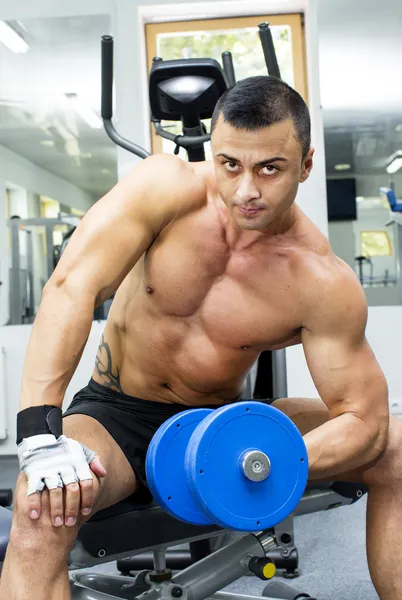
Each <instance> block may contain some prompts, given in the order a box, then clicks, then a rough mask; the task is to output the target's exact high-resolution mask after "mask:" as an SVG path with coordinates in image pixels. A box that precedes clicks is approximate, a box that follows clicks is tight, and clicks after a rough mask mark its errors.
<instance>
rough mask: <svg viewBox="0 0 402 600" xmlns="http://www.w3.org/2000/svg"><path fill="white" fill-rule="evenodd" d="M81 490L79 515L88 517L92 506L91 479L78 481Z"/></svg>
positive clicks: (92, 491) (92, 484)
mask: <svg viewBox="0 0 402 600" xmlns="http://www.w3.org/2000/svg"><path fill="white" fill-rule="evenodd" d="M80 488H81V513H82V514H83V515H89V514H90V512H91V510H92V507H93V504H94V493H95V492H94V482H93V480H92V479H85V480H84V481H80Z"/></svg>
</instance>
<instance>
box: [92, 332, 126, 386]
mask: <svg viewBox="0 0 402 600" xmlns="http://www.w3.org/2000/svg"><path fill="white" fill-rule="evenodd" d="M95 366H96V370H97V372H98V375H99V377H101V379H102V385H104V386H105V387H107V388H110V389H111V390H116V391H117V392H121V393H122V394H123V393H124V392H123V389H122V387H121V385H120V372H119V367H117V366H116V372H117V374H116V375H115V374H114V373H113V364H112V354H111V352H110V348H109V344H107V343H106V342H105V338H104V336H103V334H102V342H101V343H100V344H99V348H98V353H97V355H96V359H95Z"/></svg>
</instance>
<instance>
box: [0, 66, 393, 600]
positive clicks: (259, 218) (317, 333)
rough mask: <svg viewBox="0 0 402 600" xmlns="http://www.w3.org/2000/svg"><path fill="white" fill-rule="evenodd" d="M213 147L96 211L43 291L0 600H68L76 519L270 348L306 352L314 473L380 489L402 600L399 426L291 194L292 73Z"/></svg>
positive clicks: (136, 179)
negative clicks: (100, 309)
mask: <svg viewBox="0 0 402 600" xmlns="http://www.w3.org/2000/svg"><path fill="white" fill-rule="evenodd" d="M212 151H213V162H203V163H193V164H191V163H186V162H184V161H182V160H181V159H179V158H177V157H174V156H168V155H157V156H153V157H151V158H148V159H146V160H145V161H143V162H141V164H139V165H138V166H136V167H135V168H134V169H133V171H132V172H131V173H130V174H129V175H128V176H127V177H125V178H124V179H123V180H122V181H120V182H119V183H118V184H117V185H116V186H115V188H114V189H112V191H111V192H109V193H108V194H107V195H106V196H105V197H104V198H103V199H101V200H100V201H99V202H97V203H96V204H95V205H94V206H93V208H91V210H89V212H88V214H87V215H86V216H85V217H84V219H83V221H82V223H81V224H80V226H79V227H78V229H77V231H76V233H75V234H74V235H73V237H72V239H71V241H70V243H69V245H68V247H67V249H66V251H65V253H64V255H63V256H62V258H61V260H60V263H59V265H58V267H57V269H56V270H55V272H54V274H53V276H52V277H51V279H50V281H49V282H48V284H47V285H46V288H45V290H44V293H43V299H42V304H41V307H40V310H39V314H38V316H37V319H36V322H35V325H34V327H33V331H32V336H31V340H30V343H29V348H28V352H27V357H26V364H25V369H24V375H23V385H22V395H21V403H20V413H19V416H18V427H17V437H18V438H19V439H18V441H19V447H18V452H19V457H20V465H21V469H22V471H23V472H22V473H21V474H20V476H19V478H18V482H17V488H16V495H15V511H14V517H13V526H12V531H11V539H10V543H9V546H8V552H7V556H6V560H5V564H4V569H3V576H2V580H1V587H0V598H1V600H28V599H29V600H31V598H32V597H33V596H32V593H33V592H32V591H33V590H34V597H35V600H68V599H69V598H70V591H69V584H68V573H67V566H66V565H67V557H68V553H69V550H70V548H71V547H72V546H73V544H74V542H75V540H76V537H77V533H78V530H79V528H80V526H81V525H82V524H83V522H84V521H85V520H87V519H88V518H90V516H91V514H94V512H95V511H97V510H99V509H101V508H104V507H107V506H109V505H112V504H114V503H116V502H119V501H120V500H122V499H124V498H126V497H128V496H130V495H131V494H134V493H136V494H140V495H142V496H143V497H146V496H147V493H146V482H145V476H144V458H145V453H146V449H147V445H148V443H149V441H150V439H151V437H152V435H153V433H154V432H155V431H156V429H157V428H158V426H159V425H160V424H162V423H163V421H164V420H166V419H167V418H168V417H169V416H171V415H172V414H175V413H176V412H178V411H181V410H185V409H188V408H191V407H199V406H219V405H222V404H225V403H229V402H233V401H236V400H238V399H240V398H241V397H242V392H243V389H244V382H245V378H246V376H247V373H248V372H249V371H250V369H251V367H252V365H253V363H254V362H255V360H256V359H257V358H258V355H259V353H260V352H261V351H263V350H266V349H277V348H284V347H286V346H290V345H293V344H303V348H304V352H305V355H306V360H307V363H308V366H309V369H310V372H311V375H312V377H313V379H314V382H315V385H316V387H317V390H318V392H319V394H320V396H321V399H292V398H287V399H279V400H276V401H274V402H273V405H274V406H275V407H277V408H278V409H280V410H282V411H283V412H285V413H286V414H287V415H288V416H290V417H291V418H292V419H293V420H294V422H295V423H296V425H297V426H298V427H299V429H300V431H301V432H302V434H303V435H304V440H305V442H306V445H307V450H308V457H309V473H310V479H311V480H326V479H331V480H349V481H356V482H363V483H364V484H365V485H366V486H367V487H368V490H369V492H368V515H367V540H368V560H369V565H370V570H371V575H372V579H373V582H374V585H375V587H376V589H377V591H378V594H379V596H380V598H381V599H382V600H397V599H399V600H400V598H402V574H401V572H400V569H399V568H398V565H401V564H402V545H401V543H400V541H401V528H402V509H401V508H400V507H401V505H402V502H401V497H402V485H401V483H400V481H399V479H400V477H401V473H402V464H401V462H402V461H401V452H402V425H401V423H400V422H399V421H397V420H396V419H394V418H390V416H389V411H388V397H387V385H386V381H385V379H384V375H383V373H382V371H381V369H380V367H379V365H378V363H377V361H376V359H375V357H374V355H373V352H372V350H371V348H370V346H369V344H368V343H367V340H366V338H365V326H366V317H367V307H366V301H365V297H364V294H363V291H362V289H361V286H360V284H359V283H358V281H357V279H356V277H355V275H354V273H353V272H352V271H351V269H350V268H349V267H348V266H347V265H345V264H344V263H343V262H342V261H341V260H339V259H338V258H337V257H336V256H334V254H333V253H332V251H331V248H330V246H329V244H328V241H327V239H326V238H325V237H324V236H323V235H322V233H321V232H320V231H319V230H318V229H317V227H315V225H314V224H313V223H312V222H311V221H310V220H309V219H308V218H307V216H306V215H305V214H304V213H303V212H302V210H301V209H300V208H299V207H298V206H297V205H296V204H295V202H294V201H295V197H296V193H297V189H298V186H299V184H300V183H303V182H304V181H305V180H306V179H307V178H308V176H309V173H310V171H311V169H312V165H313V153H314V151H313V149H312V148H310V120H309V114H308V109H307V107H306V105H305V104H304V102H303V100H302V99H301V97H300V96H299V95H298V94H297V93H296V92H295V91H294V90H292V89H291V88H289V87H288V86H287V85H286V84H284V83H282V82H279V81H276V80H272V79H270V78H269V77H255V78H249V79H245V80H243V81H241V82H239V83H238V84H237V85H236V86H235V87H234V88H233V89H231V90H229V91H228V92H226V93H225V94H224V96H223V97H222V98H221V100H220V101H219V103H218V105H217V107H216V110H215V113H214V118H213V133H212ZM114 293H116V296H115V299H114V302H113V305H112V308H111V311H110V314H109V317H108V320H107V323H106V327H105V331H104V335H103V337H102V340H101V344H100V346H99V351H98V355H97V358H96V365H95V369H94V372H93V375H92V379H91V382H90V383H89V385H88V387H86V388H85V389H84V390H82V391H81V392H79V393H78V394H77V395H76V396H75V398H74V400H73V402H72V404H71V406H70V407H69V409H68V410H67V412H66V413H65V415H64V419H63V436H62V437H61V436H60V433H61V411H60V408H58V407H61V405H62V402H63V397H64V393H65V391H66V388H67V385H68V383H69V381H70V379H71V377H72V375H73V373H74V370H75V369H76V367H77V365H78V362H79V360H80V357H81V354H82V351H83V348H84V346H85V343H86V340H87V337H88V334H89V331H90V328H91V322H92V315H93V310H94V306H96V305H99V304H100V303H102V302H104V301H105V300H106V299H107V298H110V297H111V296H112V295H113V294H114ZM38 407H39V408H38ZM44 407H48V408H44ZM49 407H50V408H49ZM52 407H56V408H52ZM49 415H50V416H49ZM59 436H60V437H59ZM74 440H75V441H74ZM78 442H79V443H80V444H78ZM81 444H84V445H85V448H83V447H82V446H81ZM44 448H45V451H44ZM88 449H89V450H88ZM95 453H96V458H94V456H95ZM88 463H90V468H89V467H88ZM58 472H61V473H62V474H61V476H59V475H58ZM75 472H77V473H78V474H79V478H80V481H79V482H76V481H74V480H75ZM91 473H92V476H93V479H92V478H91ZM43 477H45V478H46V479H45V485H46V488H45V489H44V490H43V491H41V481H40V480H41V478H43ZM60 478H62V479H63V482H64V484H65V487H64V489H63V488H62V487H56V486H57V485H58V484H61V481H60ZM27 481H28V484H27ZM27 485H28V487H27ZM43 485H44V484H43V483H42V486H43ZM27 494H29V495H27ZM90 510H91V513H90V515H89V516H88V512H89V511H90ZM395 565H397V568H395Z"/></svg>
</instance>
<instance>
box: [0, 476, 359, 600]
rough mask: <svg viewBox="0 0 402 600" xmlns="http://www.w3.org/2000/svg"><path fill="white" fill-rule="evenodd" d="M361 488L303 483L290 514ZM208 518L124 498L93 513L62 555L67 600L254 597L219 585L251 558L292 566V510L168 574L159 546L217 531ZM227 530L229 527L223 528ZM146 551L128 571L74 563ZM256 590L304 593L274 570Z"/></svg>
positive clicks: (5, 533)
mask: <svg viewBox="0 0 402 600" xmlns="http://www.w3.org/2000/svg"><path fill="white" fill-rule="evenodd" d="M366 491H367V490H366V489H365V488H364V486H362V485H358V484H352V483H332V484H331V483H328V484H327V485H322V484H320V485H319V486H316V487H315V486H314V485H311V486H308V487H307V489H306V491H305V493H304V495H303V497H302V499H301V501H300V503H299V505H298V507H297V509H296V511H295V513H294V516H297V515H304V514H310V513H315V512H318V511H323V510H329V509H332V508H338V507H340V506H347V505H349V504H352V503H354V502H355V501H357V500H358V499H359V498H361V497H362V496H363V495H364V494H365V492H366ZM11 519H12V512H11V511H10V510H8V509H6V508H3V507H0V569H1V565H2V561H3V560H4V556H5V553H6V548H7V543H8V540H9V533H10V526H11ZM225 533H227V532H225V531H224V530H222V529H220V528H219V527H216V526H211V527H200V526H196V525H190V524H187V523H184V522H181V521H178V520H176V519H174V518H173V517H171V516H170V515H168V514H167V513H165V512H164V511H163V510H162V509H161V508H160V507H159V506H157V505H148V506H143V505H139V504H136V503H135V502H133V501H132V500H131V499H127V500H124V501H123V502H120V503H118V504H116V505H114V506H112V507H110V508H108V509H105V510H102V511H100V512H98V513H97V514H95V515H94V516H93V517H92V519H90V520H89V521H88V522H87V523H86V524H85V525H84V526H83V527H82V528H81V530H80V533H79V536H78V539H77V542H76V544H75V547H74V548H73V550H72V552H71V553H70V556H69V570H71V571H73V570H75V569H79V571H78V572H72V573H71V574H70V581H71V591H72V598H73V600H112V599H113V598H115V599H116V598H117V599H127V600H128V599H130V600H134V599H135V598H139V597H140V598H141V600H156V599H171V598H181V599H182V600H187V599H188V600H203V599H204V598H213V600H257V597H256V596H249V595H247V596H246V595H240V594H232V593H228V592H221V591H220V590H221V589H223V588H224V587H226V586H227V585H229V584H230V583H232V582H234V581H236V580H237V579H239V578H240V577H242V576H243V575H246V574H250V565H251V559H252V558H254V563H253V565H256V566H255V568H253V572H254V573H255V572H256V573H257V574H258V564H259V563H258V559H264V558H265V557H266V556H267V557H269V558H271V559H272V560H273V562H274V563H275V565H276V566H277V568H280V569H284V570H285V572H286V571H287V570H288V574H290V575H291V574H292V573H293V574H295V573H296V567H297V560H298V556H297V549H296V547H295V540H294V535H293V517H292V516H291V517H289V518H287V519H286V520H285V521H283V522H282V523H280V524H278V525H277V526H276V527H275V528H274V529H272V530H268V531H265V532H259V533H255V534H244V535H241V534H239V536H238V537H237V535H234V536H233V537H234V541H233V542H231V543H229V544H228V545H226V546H223V547H222V548H220V549H218V550H216V551H215V552H212V553H211V554H209V555H207V556H205V557H204V558H202V559H201V560H199V561H197V562H195V563H194V564H191V565H190V566H188V567H187V568H185V569H184V570H182V571H179V572H177V573H174V574H173V575H172V573H171V571H170V570H169V569H167V568H166V560H165V553H166V550H167V548H171V547H172V546H177V545H182V544H189V543H190V544H191V545H192V546H194V545H196V544H200V543H201V542H202V541H203V540H207V539H210V540H212V541H213V540H214V539H215V538H218V537H219V536H222V535H223V534H225ZM229 533H232V534H233V532H229ZM145 552H152V553H153V557H154V568H153V569H152V570H143V571H140V572H139V573H138V574H137V575H136V576H135V577H127V576H120V575H116V576H113V575H104V574H100V573H94V572H85V571H81V569H84V568H88V567H93V566H95V565H99V564H102V563H106V562H110V561H115V560H118V561H123V559H128V558H129V557H132V556H136V555H141V554H143V553H145ZM262 595H263V596H264V597H265V598H268V599H271V600H278V599H287V600H298V599H302V598H311V597H310V596H309V595H308V594H306V593H302V592H300V591H297V590H296V589H294V588H292V587H291V586H289V585H288V584H286V583H284V582H283V581H282V580H281V579H280V578H279V577H274V578H273V579H271V580H269V582H268V583H267V584H266V586H265V588H264V590H263V593H262Z"/></svg>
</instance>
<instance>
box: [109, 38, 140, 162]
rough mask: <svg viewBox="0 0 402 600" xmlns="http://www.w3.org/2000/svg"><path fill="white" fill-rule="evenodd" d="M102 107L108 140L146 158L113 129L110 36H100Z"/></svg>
mask: <svg viewBox="0 0 402 600" xmlns="http://www.w3.org/2000/svg"><path fill="white" fill-rule="evenodd" d="M101 102H102V106H101V116H102V119H103V125H104V127H105V131H106V133H107V134H108V136H109V137H110V139H111V140H112V141H113V142H114V143H115V144H117V145H118V146H121V147H122V148H124V149H125V150H128V151H129V152H132V153H133V154H136V155H137V156H139V157H140V158H147V157H148V156H150V153H149V152H147V151H146V150H144V149H143V148H141V147H140V146H137V144H134V143H133V142H130V140H127V139H126V138H124V137H122V136H121V135H120V134H119V133H118V132H117V131H116V129H115V128H114V125H113V123H112V117H113V38H112V37H111V36H110V35H104V36H102V99H101Z"/></svg>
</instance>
